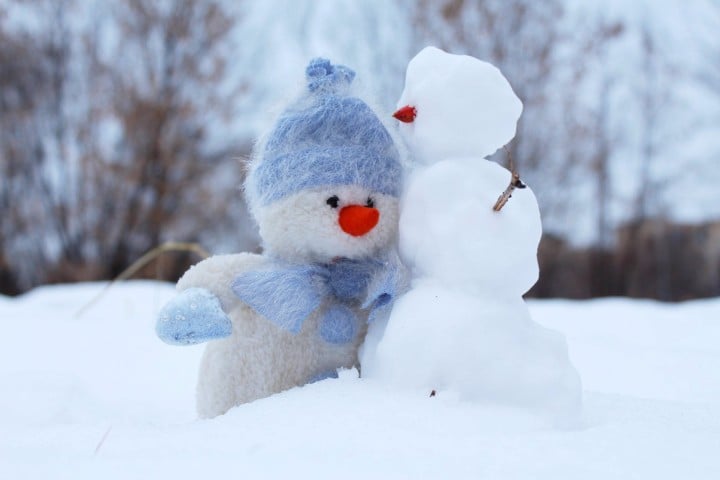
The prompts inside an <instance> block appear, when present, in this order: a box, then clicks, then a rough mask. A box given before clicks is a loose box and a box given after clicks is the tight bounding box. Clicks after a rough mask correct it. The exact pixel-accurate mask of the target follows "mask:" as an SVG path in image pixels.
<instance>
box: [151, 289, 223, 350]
mask: <svg viewBox="0 0 720 480" xmlns="http://www.w3.org/2000/svg"><path fill="white" fill-rule="evenodd" d="M155 331H156V332H157V335H158V337H160V339H161V340H162V341H164V342H165V343H169V344H171V345H195V344H197V343H202V342H207V341H208V340H215V339H218V338H225V337H227V336H229V335H230V334H231V333H232V323H231V321H230V319H229V318H228V317H227V315H225V312H223V310H222V306H221V305H220V300H218V298H217V297H216V296H215V295H213V294H212V293H210V292H209V291H208V290H206V289H204V288H188V289H187V290H185V291H183V292H182V293H181V294H180V295H178V296H177V297H175V298H173V299H172V300H171V301H170V302H168V303H167V304H166V305H165V306H164V307H163V308H162V310H160V315H159V316H158V321H157V323H156V325H155Z"/></svg>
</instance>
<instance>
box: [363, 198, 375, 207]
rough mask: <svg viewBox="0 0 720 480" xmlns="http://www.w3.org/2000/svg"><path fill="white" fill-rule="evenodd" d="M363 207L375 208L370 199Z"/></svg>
mask: <svg viewBox="0 0 720 480" xmlns="http://www.w3.org/2000/svg"><path fill="white" fill-rule="evenodd" d="M365 206H366V207H370V208H373V207H374V206H375V201H374V200H373V199H372V198H371V197H368V199H367V202H365Z"/></svg>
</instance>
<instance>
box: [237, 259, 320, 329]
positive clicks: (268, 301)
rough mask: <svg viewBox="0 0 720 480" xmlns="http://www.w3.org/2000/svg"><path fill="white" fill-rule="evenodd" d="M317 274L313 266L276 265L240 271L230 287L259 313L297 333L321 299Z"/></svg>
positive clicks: (283, 327)
mask: <svg viewBox="0 0 720 480" xmlns="http://www.w3.org/2000/svg"><path fill="white" fill-rule="evenodd" d="M315 275H316V269H315V268H314V267H313V266H312V265H297V266H294V267H292V268H291V267H288V266H286V265H283V264H274V265H271V266H269V267H267V268H265V269H263V270H256V271H250V272H243V273H241V274H240V275H238V276H237V277H236V278H235V280H234V281H233V283H232V286H231V288H232V291H233V292H234V293H235V295H236V296H237V297H238V298H240V300H242V301H243V302H245V303H246V304H247V305H248V306H249V307H250V308H252V309H253V310H255V311H256V312H257V313H259V314H260V315H262V316H264V317H265V318H267V319H268V320H270V321H271V322H273V323H274V324H275V325H277V326H278V327H280V328H282V329H284V330H288V331H290V332H292V333H298V332H299V331H300V329H301V328H302V325H303V322H304V321H305V319H306V318H307V317H308V315H310V314H311V313H312V312H313V310H315V309H316V308H318V307H319V306H320V302H321V301H322V297H323V292H322V288H321V287H319V286H318V285H316V283H317V282H316V281H315V279H314V276H315Z"/></svg>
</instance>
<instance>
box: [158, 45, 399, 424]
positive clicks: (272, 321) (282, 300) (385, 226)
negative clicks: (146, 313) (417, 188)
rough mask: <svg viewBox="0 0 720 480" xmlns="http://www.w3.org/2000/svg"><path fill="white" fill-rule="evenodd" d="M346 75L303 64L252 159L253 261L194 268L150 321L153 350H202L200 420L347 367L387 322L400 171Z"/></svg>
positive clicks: (246, 256) (229, 259)
mask: <svg viewBox="0 0 720 480" xmlns="http://www.w3.org/2000/svg"><path fill="white" fill-rule="evenodd" d="M354 75H355V74H354V72H353V71H352V70H350V69H348V68H347V67H343V66H339V65H332V64H330V62H328V61H327V60H323V59H317V60H314V61H312V62H311V63H310V65H309V66H308V67H307V70H306V77H307V90H306V92H305V93H304V94H303V95H302V96H301V97H300V98H299V99H298V100H297V101H296V102H295V103H294V104H292V105H291V106H290V107H289V108H288V109H286V110H285V111H284V112H283V113H282V115H281V116H280V118H279V119H278V121H277V123H276V125H275V127H274V129H273V130H272V131H271V132H270V133H269V135H268V136H267V137H266V138H265V140H264V141H262V142H260V144H259V146H258V147H257V148H256V151H255V155H254V158H253V160H252V164H251V169H250V173H249V175H248V178H247V181H246V185H245V188H246V194H247V198H248V202H249V205H250V207H251V211H252V213H253V215H254V216H255V218H256V220H257V222H258V224H259V227H260V236H261V237H262V239H263V246H264V253H263V254H262V255H255V254H250V253H243V254H237V255H222V256H215V257H211V258H209V259H207V260H205V261H203V262H201V263H199V264H198V265H196V266H194V267H193V268H191V269H190V270H189V271H188V272H187V273H186V274H185V275H184V276H183V278H182V279H180V281H179V282H178V290H180V294H179V295H178V296H177V297H176V298H175V299H174V300H172V301H171V302H170V303H169V304H167V305H166V306H165V307H164V308H163V309H162V311H161V312H160V316H159V319H158V323H157V333H158V335H159V336H160V338H161V339H163V340H164V341H166V342H168V343H171V344H194V343H199V342H204V341H209V343H208V345H207V348H206V350H205V355H204V357H203V360H202V365H201V367H200V374H199V380H198V388H197V408H198V412H199V414H200V416H201V417H213V416H216V415H220V414H222V413H224V412H226V411H227V410H228V409H230V408H231V407H233V406H235V405H238V404H241V403H245V402H249V401H252V400H254V399H257V398H261V397H265V396H268V395H270V394H273V393H276V392H279V391H282V390H285V389H288V388H291V387H294V386H298V385H303V384H305V383H308V382H312V381H315V380H318V379H322V378H326V377H333V376H337V373H336V370H337V369H338V368H343V367H344V368H349V367H353V366H356V365H357V363H358V359H357V350H358V346H359V345H360V343H361V342H362V341H363V339H364V336H365V332H366V329H367V322H368V318H370V319H372V318H373V317H374V316H375V315H377V314H379V312H382V311H383V310H385V311H387V309H389V306H390V302H391V300H392V297H393V295H394V292H395V289H396V285H397V283H398V281H399V280H398V278H399V276H398V273H397V272H398V270H397V268H398V267H397V264H396V262H394V261H392V258H393V256H392V254H391V252H392V251H393V247H394V244H395V242H396V234H397V222H398V195H399V193H400V188H401V166H400V162H399V156H398V150H397V149H396V147H395V144H394V142H393V140H392V138H391V136H390V135H389V134H388V131H387V130H386V129H385V127H384V126H383V124H382V123H381V122H380V121H379V119H378V117H377V116H376V115H375V114H374V113H373V111H372V110H371V109H370V108H369V107H368V106H367V105H366V104H365V103H364V102H363V101H362V100H360V99H359V98H357V97H355V96H353V95H352V93H351V83H352V80H353V78H354Z"/></svg>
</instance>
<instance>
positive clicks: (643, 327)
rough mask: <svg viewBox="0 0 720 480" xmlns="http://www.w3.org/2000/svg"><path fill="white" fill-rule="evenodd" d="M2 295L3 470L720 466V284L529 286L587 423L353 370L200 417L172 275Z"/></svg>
mask: <svg viewBox="0 0 720 480" xmlns="http://www.w3.org/2000/svg"><path fill="white" fill-rule="evenodd" d="M102 288H103V286H102V285H100V284H85V285H75V286H56V287H43V288H40V289H38V290H36V291H33V292H31V293H30V294H28V295H25V296H22V297H19V298H16V299H9V298H5V297H0V322H1V324H2V328H3V336H2V339H1V340H0V342H2V344H1V345H0V383H2V385H3V395H2V397H1V399H0V478H12V479H27V478H37V479H40V478H43V479H44V478H59V479H61V478H68V479H70V478H71V479H74V480H82V479H97V478H103V479H113V478H118V479H133V478H177V479H185V478H187V479H191V478H212V477H213V476H218V477H225V476H227V475H229V474H232V475H242V476H243V477H246V478H278V477H280V478H287V477H289V476H293V477H295V478H305V477H313V478H338V477H342V478H503V479H511V478H534V479H542V478H548V479H553V480H560V479H577V478H583V479H594V478H597V479H603V480H606V479H608V478H653V479H664V478H668V479H671V478H672V479H675V478H693V479H714V478H720V458H718V455H717V453H718V452H719V451H720V379H719V378H718V374H717V372H720V323H718V322H717V319H718V318H720V299H715V300H705V301H695V302H689V303H685V304H679V305H665V304H659V303H655V302H648V301H632V300H621V299H608V300H595V301H586V302H570V301H560V300H553V301H533V302H530V311H531V312H532V315H533V317H534V318H535V319H536V320H537V321H539V322H540V323H541V324H542V325H543V326H545V327H550V328H552V329H555V330H558V331H561V332H563V333H564V334H565V335H566V337H567V339H568V346H569V351H570V356H571V358H572V361H573V363H574V364H575V365H576V367H577V368H578V370H579V372H580V375H581V376H582V379H583V385H584V388H585V392H584V397H585V398H584V409H583V419H582V422H581V423H580V424H578V425H576V426H575V427H574V428H571V429H567V428H564V429H561V428H556V427H553V426H550V425H548V424H547V423H545V422H542V421H540V420H539V419H537V418H536V417H533V416H531V415H526V414H525V413H524V412H523V410H522V409H517V408H509V407H502V406H492V405H479V404H476V403H471V402H466V401H463V400H462V399H459V398H457V396H456V395H454V394H452V393H447V394H445V393H439V394H438V395H436V396H435V397H432V398H431V397H429V392H427V391H425V390H405V389H399V388H395V387H394V386H392V385H387V384H382V383H380V382H375V381H372V380H368V379H364V378H362V379H360V378H358V377H357V373H356V372H355V371H346V372H344V373H343V374H342V375H341V376H340V378H339V379H337V380H325V381H322V382H319V383H316V384H312V385H307V386H305V387H301V388H296V389H293V390H290V391H287V392H284V393H281V394H278V395H274V396H272V397H269V398H266V399H263V400H258V401H256V402H253V403H250V404H247V405H242V406H239V407H236V408H234V409H233V410H231V411H230V412H229V413H228V414H226V415H223V416H221V417H218V418H216V419H213V420H197V419H196V417H195V412H194V402H195V399H194V388H195V381H196V372H197V367H198V364H199V360H200V354H201V350H202V347H187V348H179V347H171V346H167V345H165V344H163V343H162V342H161V341H160V340H158V339H157V337H156V336H155V333H154V331H153V327H154V324H155V318H156V316H157V313H158V311H159V309H160V307H161V306H162V305H163V304H164V303H165V302H166V301H167V300H168V299H169V298H170V297H171V296H172V295H173V294H174V289H173V288H172V286H170V285H167V284H161V283H152V282H130V283H125V284H118V285H115V286H113V287H112V288H111V289H109V290H108V291H107V293H106V294H105V295H104V296H103V297H101V299H100V300H99V301H98V302H97V303H95V304H94V305H93V306H92V307H90V308H89V309H87V310H86V311H85V312H84V313H83V314H82V315H80V316H77V312H78V311H79V310H80V309H81V308H82V307H83V305H85V304H87V302H89V301H90V300H91V299H92V298H93V297H94V296H95V294H96V293H98V292H99V291H100V290H102Z"/></svg>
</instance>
